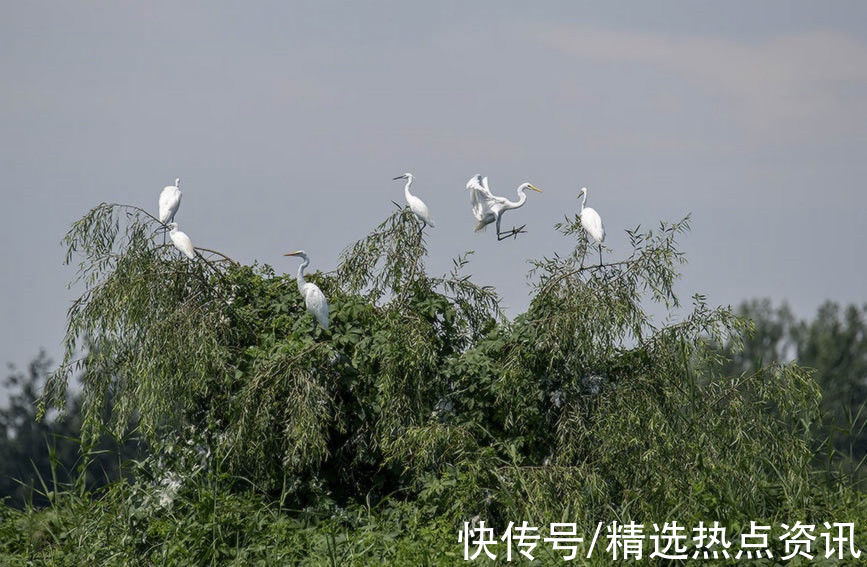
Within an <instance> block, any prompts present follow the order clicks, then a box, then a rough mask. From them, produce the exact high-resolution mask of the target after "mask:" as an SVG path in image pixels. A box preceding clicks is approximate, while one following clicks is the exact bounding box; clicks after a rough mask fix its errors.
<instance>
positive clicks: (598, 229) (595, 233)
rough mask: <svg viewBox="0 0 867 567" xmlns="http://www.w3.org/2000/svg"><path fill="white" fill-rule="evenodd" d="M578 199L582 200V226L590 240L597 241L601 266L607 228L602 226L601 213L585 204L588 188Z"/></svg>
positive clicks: (583, 189) (579, 194)
mask: <svg viewBox="0 0 867 567" xmlns="http://www.w3.org/2000/svg"><path fill="white" fill-rule="evenodd" d="M578 197H580V199H581V210H580V211H579V213H578V215H579V216H580V217H581V226H583V227H584V230H585V231H586V232H587V234H589V235H590V238H592V239H593V240H595V241H596V244H598V245H599V265H600V266H601V265H602V243H603V242H605V226H603V225H602V217H600V216H599V213H597V212H596V209H594V208H592V207H585V206H584V202H585V201H586V200H587V188H586V187H582V188H581V192H580V193H578Z"/></svg>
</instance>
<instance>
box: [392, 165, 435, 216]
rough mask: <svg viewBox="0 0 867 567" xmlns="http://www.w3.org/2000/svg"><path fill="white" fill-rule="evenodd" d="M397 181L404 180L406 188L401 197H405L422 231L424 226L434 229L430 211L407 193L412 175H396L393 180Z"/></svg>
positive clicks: (419, 200) (416, 198)
mask: <svg viewBox="0 0 867 567" xmlns="http://www.w3.org/2000/svg"><path fill="white" fill-rule="evenodd" d="M398 179H406V186H404V188H403V196H404V197H406V204H407V205H409V210H411V211H412V213H413V214H414V215H415V216H416V218H418V220H420V221H421V222H422V227H421V228H422V230H424V227H425V226H431V227H432V228H435V227H436V225H435V224H434V221H433V219H432V218H431V215H430V210H429V209H428V208H427V205H425V204H424V201H422V200H421V199H419V198H418V197H416V196H415V195H413V194H412V193H410V192H409V186H410V185H412V181H413V179H414V178H413V175H412V173H404V174H403V175H398V176H397V177H395V178H394V180H395V181H397V180H398Z"/></svg>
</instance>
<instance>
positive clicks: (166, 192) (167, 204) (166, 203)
mask: <svg viewBox="0 0 867 567" xmlns="http://www.w3.org/2000/svg"><path fill="white" fill-rule="evenodd" d="M181 195H182V194H181V178H180V177H178V178H177V179H175V184H174V185H166V186H165V187H164V188H163V190H162V192H161V193H160V202H159V203H160V216H159V219H160V222H161V223H162V224H163V225H167V224H168V223H170V222H174V220H175V213H177V212H178V207H180V206H181ZM165 237H166V235H165V233H163V244H165V243H166V241H165Z"/></svg>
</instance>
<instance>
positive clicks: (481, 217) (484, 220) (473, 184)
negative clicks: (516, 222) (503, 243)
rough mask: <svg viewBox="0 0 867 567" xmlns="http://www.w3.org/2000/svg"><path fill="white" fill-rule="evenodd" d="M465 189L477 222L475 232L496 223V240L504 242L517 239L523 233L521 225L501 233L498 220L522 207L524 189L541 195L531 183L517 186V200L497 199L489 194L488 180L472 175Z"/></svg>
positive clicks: (525, 197) (524, 195)
mask: <svg viewBox="0 0 867 567" xmlns="http://www.w3.org/2000/svg"><path fill="white" fill-rule="evenodd" d="M467 189H469V191H470V202H471V203H472V204H473V215H474V216H475V217H476V220H477V221H478V222H477V223H476V231H477V232H478V231H480V230H484V228H485V227H486V226H487V225H489V224H491V223H492V222H494V221H496V223H497V240H505V239H506V238H509V237H510V236H514V237H517V236H518V234H520V233H522V232H524V227H526V226H527V225H523V226H521V227H520V228H512V230H509V231H506V232H502V231H501V230H500V220H501V219H502V216H503V213H504V212H506V211H508V210H509V209H517V208H518V207H523V206H524V202H525V201H526V200H527V194H526V193H525V192H524V191H525V190H526V189H530V190H531V191H536V192H538V193H541V192H542V190H541V189H539V188H538V187H536V186H535V185H533V184H532V183H522V184H521V185H519V186H518V200H517V201H510V200H508V199H506V198H505V197H498V196H496V195H493V194H492V193H491V190H490V189H488V178H487V177H482V176H481V175H474V176H472V177H470V180H469V181H467Z"/></svg>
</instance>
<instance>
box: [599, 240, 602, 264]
mask: <svg viewBox="0 0 867 567" xmlns="http://www.w3.org/2000/svg"><path fill="white" fill-rule="evenodd" d="M599 267H600V268H601V267H602V245H601V244H600V245H599Z"/></svg>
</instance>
